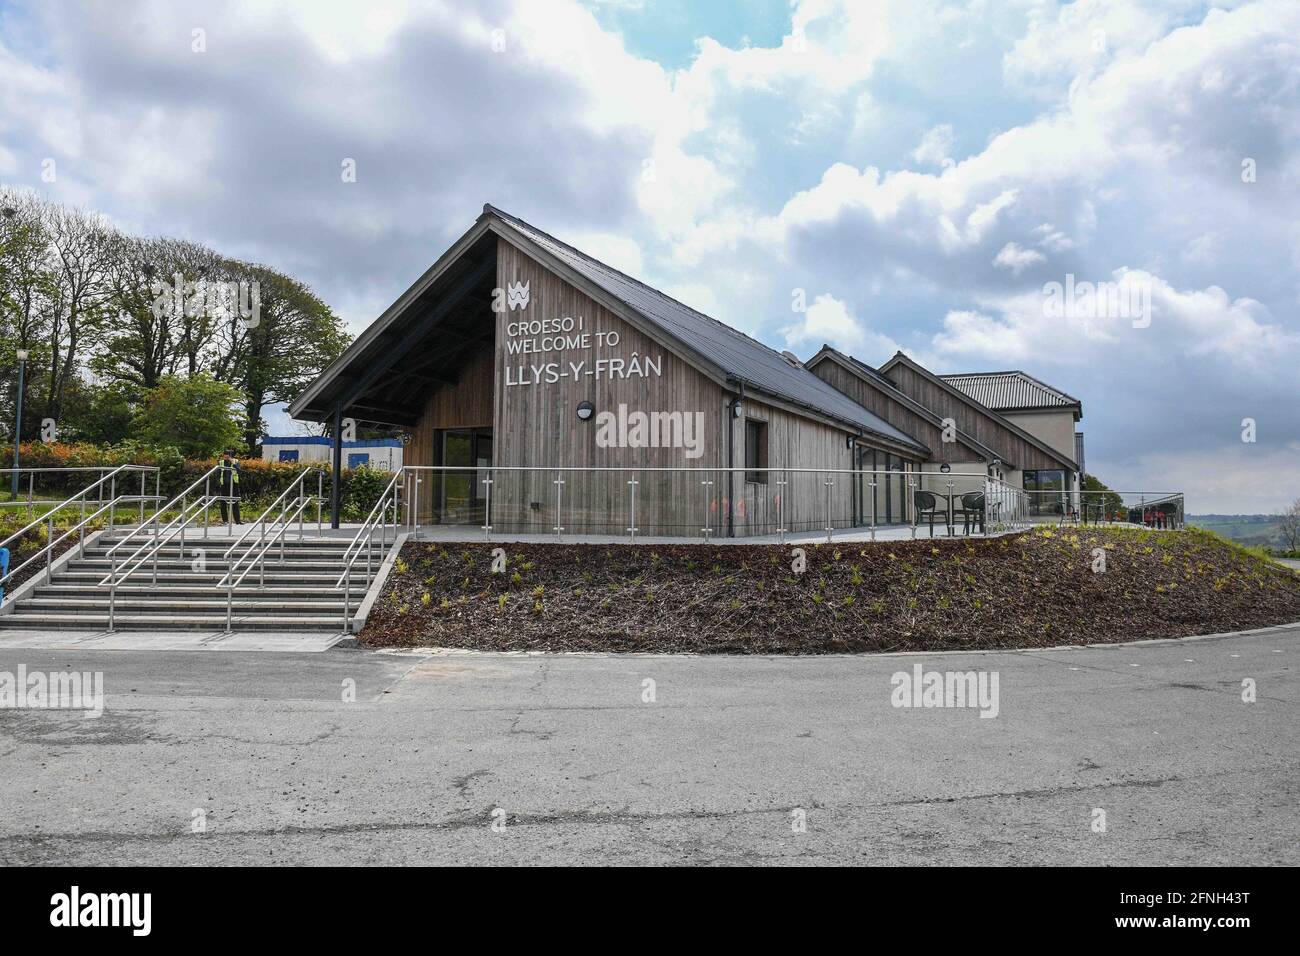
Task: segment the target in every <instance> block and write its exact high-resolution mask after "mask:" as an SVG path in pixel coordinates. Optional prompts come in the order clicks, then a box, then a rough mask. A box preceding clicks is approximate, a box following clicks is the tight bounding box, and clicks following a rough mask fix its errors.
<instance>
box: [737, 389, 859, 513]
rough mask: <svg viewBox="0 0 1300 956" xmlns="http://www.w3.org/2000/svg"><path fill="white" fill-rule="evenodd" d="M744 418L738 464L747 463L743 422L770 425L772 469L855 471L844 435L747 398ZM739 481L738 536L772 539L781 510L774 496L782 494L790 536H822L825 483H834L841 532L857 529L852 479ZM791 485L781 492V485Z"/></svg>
mask: <svg viewBox="0 0 1300 956" xmlns="http://www.w3.org/2000/svg"><path fill="white" fill-rule="evenodd" d="M744 408H745V415H744V417H743V418H741V419H737V425H738V428H737V444H736V465H737V467H739V466H741V465H743V464H744V463H745V457H744V453H743V448H744V440H745V428H744V420H745V419H751V420H758V421H763V422H766V423H767V449H768V464H769V466H770V467H771V468H780V467H782V466H786V467H789V468H827V469H844V470H848V469H851V468H852V467H853V453H852V451H851V450H850V449H849V447H848V444H847V442H846V433H845V432H843V431H840V430H839V429H835V428H830V427H827V426H825V425H822V424H820V423H818V422H811V421H809V420H808V419H806V418H801V417H799V416H798V415H794V414H791V413H790V412H787V411H785V410H784V409H781V408H775V407H773V406H770V405H765V404H763V403H762V402H760V401H756V400H754V399H751V398H748V397H746V399H745V402H744ZM744 477H746V476H744V475H739V476H737V481H736V489H737V490H736V499H737V507H736V513H735V533H736V534H737V535H746V534H771V533H772V532H773V531H775V530H776V528H777V526H778V525H777V518H778V508H777V501H776V496H777V495H780V494H782V492H784V496H783V501H784V504H783V505H782V508H783V514H781V518H782V520H783V522H784V526H785V528H786V530H788V531H820V530H823V529H824V528H825V527H826V502H827V487H826V486H825V485H824V484H823V482H824V481H825V480H827V479H830V480H832V481H834V482H835V484H834V485H832V486H831V487H830V489H829V492H830V504H831V513H830V517H831V520H832V521H833V522H834V526H835V527H837V528H844V527H848V526H850V525H852V524H853V498H852V494H851V488H852V481H853V478H852V476H851V475H820V474H803V473H797V474H778V473H776V472H769V473H768V474H767V482H766V483H763V482H750V481H742V480H741V479H743V478H744ZM779 480H784V481H787V482H788V484H787V485H785V486H784V487H782V486H781V485H778V484H777V481H779Z"/></svg>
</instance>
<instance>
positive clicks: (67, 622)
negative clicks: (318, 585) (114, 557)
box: [0, 602, 343, 632]
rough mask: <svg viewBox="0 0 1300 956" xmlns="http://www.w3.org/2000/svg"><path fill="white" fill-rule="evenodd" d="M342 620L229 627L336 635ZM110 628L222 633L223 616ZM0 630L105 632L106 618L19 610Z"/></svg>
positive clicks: (134, 618) (120, 621)
mask: <svg viewBox="0 0 1300 956" xmlns="http://www.w3.org/2000/svg"><path fill="white" fill-rule="evenodd" d="M24 603H25V602H24ZM342 618H343V614H342V612H341V611H340V612H339V613H338V614H336V615H335V614H331V615H313V616H308V615H301V616H298V617H263V616H250V615H242V616H241V615H239V614H236V615H235V618H234V621H233V622H232V624H231V627H232V629H233V630H237V631H318V632H337V631H339V630H341V629H342V625H343V621H342ZM113 626H114V627H115V628H116V629H117V630H119V631H191V630H194V631H224V630H225V629H226V615H225V614H224V613H222V614H184V615H180V614H177V615H169V616H154V615H149V614H118V615H115V616H114V618H113ZM0 629H3V630H69V631H86V630H94V631H104V630H107V629H108V615H107V614H104V615H90V614H45V613H24V612H23V611H22V610H21V608H17V609H15V610H14V612H13V613H12V614H0Z"/></svg>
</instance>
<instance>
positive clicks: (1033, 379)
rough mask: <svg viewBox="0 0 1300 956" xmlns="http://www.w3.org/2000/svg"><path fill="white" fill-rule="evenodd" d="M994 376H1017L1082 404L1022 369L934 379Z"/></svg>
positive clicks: (949, 374)
mask: <svg viewBox="0 0 1300 956" xmlns="http://www.w3.org/2000/svg"><path fill="white" fill-rule="evenodd" d="M994 376H1019V377H1020V378H1022V379H1026V380H1028V381H1029V382H1031V383H1032V384H1034V385H1037V386H1038V387H1039V388H1041V389H1043V390H1044V391H1047V392H1050V393H1052V394H1053V395H1058V396H1060V397H1061V398H1063V399H1066V400H1068V401H1069V402H1071V403H1073V404H1076V405H1082V404H1083V403H1082V402H1080V401H1079V399H1077V398H1075V397H1074V396H1073V395H1071V394H1070V393H1069V392H1066V391H1064V390H1063V389H1059V388H1057V387H1056V386H1055V385H1049V384H1048V383H1047V382H1044V381H1043V380H1042V379H1041V378H1039V377H1038V376H1036V375H1031V374H1030V373H1028V372H1026V371H1025V370H1024V369H1009V370H1007V371H1002V372H947V373H944V374H938V373H936V377H937V378H941V379H943V380H944V381H951V380H952V379H971V378H992V377H994Z"/></svg>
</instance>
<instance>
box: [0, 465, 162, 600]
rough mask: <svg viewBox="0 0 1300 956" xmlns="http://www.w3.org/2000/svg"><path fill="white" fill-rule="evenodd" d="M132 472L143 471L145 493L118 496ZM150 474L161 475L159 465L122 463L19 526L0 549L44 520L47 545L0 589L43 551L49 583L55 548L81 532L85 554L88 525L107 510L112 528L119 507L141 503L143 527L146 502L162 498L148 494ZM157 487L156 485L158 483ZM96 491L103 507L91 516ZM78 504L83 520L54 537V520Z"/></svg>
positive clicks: (6, 578)
mask: <svg viewBox="0 0 1300 956" xmlns="http://www.w3.org/2000/svg"><path fill="white" fill-rule="evenodd" d="M12 470H13V469H10V471H12ZM44 470H46V471H50V470H55V469H44ZM57 470H59V471H64V470H66V471H84V470H90V471H96V470H98V469H57ZM131 472H139V473H140V488H141V493H140V494H139V495H118V494H117V481H118V478H119V477H121V476H122V475H123V474H128V473H131ZM150 473H153V474H155V475H157V474H158V468H157V467H156V466H152V465H119V466H118V467H116V468H113V469H111V470H109V471H107V472H106V473H104V474H102V475H101V476H100V478H99V479H98V480H97V481H93V482H91V483H90V484H89V485H87V486H86V487H84V488H82V489H81V490H80V491H79V492H77V493H76V494H75V495H72V496H71V497H69V498H66V499H64V500H63V501H61V502H59V503H58V504H57V505H55V506H54V507H52V508H51V509H50V510H49V511H47V512H46V513H45V514H43V515H41V516H40V517H39V518H35V519H34V520H32V521H29V522H28V523H27V524H25V525H24V526H23V527H21V528H19V529H18V530H17V531H15V532H14V533H13V534H11V535H9V536H8V537H6V538H5V539H4V540H3V541H0V548H7V547H9V545H10V544H12V543H13V542H15V541H18V540H20V539H21V538H22V537H23V535H25V534H26V533H27V532H29V531H31V530H32V529H33V528H36V527H37V526H39V525H41V524H42V523H44V524H45V525H46V536H45V547H44V548H42V549H41V551H38V552H37V553H36V554H34V555H32V556H31V557H30V558H28V559H27V560H26V561H24V562H23V563H22V564H19V565H17V566H16V567H11V568H10V570H9V572H8V573H7V574H5V575H4V576H3V577H0V588H4V586H5V585H6V584H7V583H8V582H9V581H10V580H12V579H13V578H14V577H15V576H16V575H17V574H18V573H19V572H20V571H22V570H23V569H25V568H26V567H27V566H28V565H29V564H31V563H32V562H33V561H35V560H37V559H38V558H39V557H40V556H41V554H44V555H45V581H46V583H47V584H48V583H49V581H50V578H51V574H52V566H53V563H54V551H55V548H56V546H57V545H59V544H62V543H63V542H64V541H66V540H68V538H69V537H70V536H71V535H72V534H74V533H77V534H79V535H80V541H79V545H80V548H81V552H82V553H83V554H84V553H85V543H86V528H87V527H88V526H89V525H90V524H91V523H92V522H93V521H94V520H96V519H97V518H98V517H99V516H100V515H102V514H104V513H105V512H107V513H108V524H109V529H110V530H112V528H113V523H114V520H115V518H116V515H117V511H118V509H119V508H120V507H121V506H122V505H123V504H134V503H138V504H139V506H140V524H141V526H143V525H144V510H145V502H147V501H153V502H154V503H155V505H156V504H157V501H158V497H159V496H158V495H156V494H155V495H146V494H145V493H144V488H145V481H146V476H147V475H148V474H150ZM106 484H107V486H108V488H109V491H110V494H109V496H108V501H107V503H105V500H104V497H103V489H104V487H105V485H106ZM155 487H156V485H155ZM94 491H99V492H100V496H99V498H98V499H97V500H96V504H98V505H99V507H98V508H96V509H95V510H94V511H93V512H92V513H91V514H90V515H87V514H86V509H87V508H88V507H93V506H92V505H91V504H90V502H91V492H94ZM74 504H75V505H77V506H78V507H79V508H80V520H79V521H78V522H77V523H76V524H75V525H73V526H72V527H70V528H69V529H68V530H67V531H65V532H64V533H63V534H61V535H59V537H58V538H55V536H54V523H55V519H56V517H57V515H58V514H59V513H60V512H62V511H65V510H66V509H68V508H69V507H72V506H73V505H74ZM156 515H157V512H156V511H155V517H156Z"/></svg>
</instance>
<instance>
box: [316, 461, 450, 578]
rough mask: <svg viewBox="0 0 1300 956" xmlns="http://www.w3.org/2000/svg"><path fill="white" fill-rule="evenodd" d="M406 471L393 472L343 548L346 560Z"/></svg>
mask: <svg viewBox="0 0 1300 956" xmlns="http://www.w3.org/2000/svg"><path fill="white" fill-rule="evenodd" d="M471 470H472V469H471ZM405 473H406V466H403V467H401V468H399V469H397V471H396V472H394V474H393V477H392V480H391V481H389V482H388V485H387V486H386V487H385V488H384V490H383V491H381V492H380V493H379V498H378V499H377V500H376V501H375V504H374V506H373V507H372V508H371V509H370V513H369V514H368V515H366V520H365V521H363V522H362V523H361V527H360V528H358V529H357V533H356V534H354V535H353V536H352V540H351V541H349V542H348V546H347V547H346V548H344V549H343V560H344V561H346V560H347V559H348V557H349V556H351V554H352V549H353V548H354V547H356V546H357V542H358V541H360V540H361V536H362V534H364V533H365V530H366V528H367V527H368V526H369V525H370V524H371V523H373V522H374V520H375V513H376V512H377V511H378V510H379V506H380V504H382V503H383V501H384V499H385V498H387V497H388V495H389V493H390V492H392V491H393V489H394V488H396V487H397V482H398V480H399V479H401V478H402V476H403V475H404V474H405ZM342 581H343V579H342V578H339V583H340V584H341V583H342ZM334 586H335V587H336V588H337V587H338V586H339V585H338V584H335V585H334Z"/></svg>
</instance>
